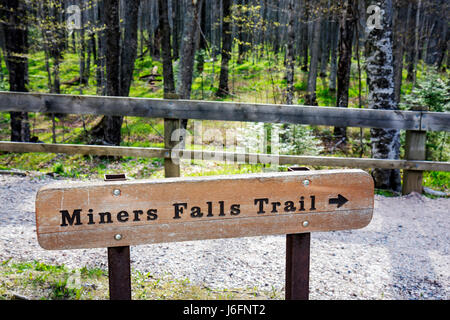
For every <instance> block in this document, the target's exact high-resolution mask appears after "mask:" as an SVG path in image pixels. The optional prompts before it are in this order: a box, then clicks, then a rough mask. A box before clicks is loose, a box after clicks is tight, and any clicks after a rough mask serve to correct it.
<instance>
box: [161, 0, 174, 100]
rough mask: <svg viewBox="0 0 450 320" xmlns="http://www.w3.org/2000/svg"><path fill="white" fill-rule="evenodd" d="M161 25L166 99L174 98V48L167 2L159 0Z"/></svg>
mask: <svg viewBox="0 0 450 320" xmlns="http://www.w3.org/2000/svg"><path fill="white" fill-rule="evenodd" d="M158 8H159V25H160V27H161V53H162V59H163V78H164V98H165V99H170V98H172V99H173V98H174V95H175V92H176V91H175V80H174V75H173V66H172V46H171V44H170V25H169V14H168V6H167V1H165V0H158Z"/></svg>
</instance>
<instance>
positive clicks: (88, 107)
mask: <svg viewBox="0 0 450 320" xmlns="http://www.w3.org/2000/svg"><path fill="white" fill-rule="evenodd" d="M0 111H24V112H42V113H63V114H92V115H110V116H136V117H149V118H169V119H199V120H219V121H244V122H265V123H289V124H308V125H323V126H333V127H334V126H340V127H362V128H389V129H399V130H422V131H450V113H443V112H427V111H400V110H370V109H353V108H350V109H348V108H334V107H320V108H319V107H310V106H291V105H271V104H249V103H239V102H217V101H195V100H167V99H147V98H128V97H103V96H76V95H62V94H41V93H16V92H0Z"/></svg>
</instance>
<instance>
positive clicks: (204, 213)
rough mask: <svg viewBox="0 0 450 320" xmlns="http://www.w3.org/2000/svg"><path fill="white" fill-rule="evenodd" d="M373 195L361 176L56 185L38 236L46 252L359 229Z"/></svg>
mask: <svg viewBox="0 0 450 320" xmlns="http://www.w3.org/2000/svg"><path fill="white" fill-rule="evenodd" d="M305 180H309V181H310V183H309V185H308V186H305V185H304V184H303V181H305ZM116 189H118V190H120V195H119V196H117V195H114V192H113V191H114V190H116ZM373 191H374V189H373V180H372V178H371V177H370V176H369V175H368V174H367V173H365V172H364V171H361V170H325V171H312V172H289V173H265V174H251V175H238V176H216V177H201V178H167V179H161V180H139V181H125V182H92V183H71V184H64V183H62V184H53V185H49V186H46V187H43V188H41V189H40V190H39V191H38V193H37V196H36V225H37V235H38V241H39V243H40V245H41V246H42V247H43V248H45V249H74V248H95V247H114V246H126V245H138V244H145V243H159V242H176V241H187V240H203V239H217V238H233V237H246V236H259V235H274V234H293V233H303V232H313V231H330V230H347V229H358V228H363V227H365V226H366V225H367V224H368V223H369V222H370V221H371V218H372V213H373V199H374V196H373ZM339 195H341V196H343V197H345V199H346V200H347V201H346V202H344V203H340V204H337V202H336V201H337V199H338V196H339ZM302 197H303V198H302ZM313 197H314V198H313ZM265 199H267V200H265ZM333 199H334V200H333ZM290 201H291V202H290ZM89 209H91V210H92V211H91V212H89V211H88V210H89ZM302 209H303V210H302ZM75 210H81V211H79V216H78V217H77V214H75V213H76V211H75ZM151 210H154V211H151ZM105 212H109V213H110V218H111V222H110V223H108V219H107V218H108V215H107V214H104V213H105ZM100 213H102V214H103V215H102V214H100ZM89 214H91V215H90V216H89ZM63 216H64V217H65V218H63ZM101 216H103V223H101V222H102V221H101ZM77 218H78V219H79V220H77ZM305 221H307V222H308V224H307V225H306V224H304V223H305ZM117 235H120V240H117V239H116V238H117V237H116V236H117Z"/></svg>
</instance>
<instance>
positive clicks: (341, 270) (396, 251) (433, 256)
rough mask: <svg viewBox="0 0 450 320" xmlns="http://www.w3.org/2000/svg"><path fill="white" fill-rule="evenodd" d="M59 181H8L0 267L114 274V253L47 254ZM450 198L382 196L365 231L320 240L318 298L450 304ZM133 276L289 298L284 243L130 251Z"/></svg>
mask: <svg viewBox="0 0 450 320" xmlns="http://www.w3.org/2000/svg"><path fill="white" fill-rule="evenodd" d="M53 181H54V180H52V179H50V178H44V179H42V178H41V179H37V178H30V177H17V176H1V175H0V203H1V207H0V261H4V260H7V259H10V258H12V259H13V260H15V261H30V260H31V261H32V260H35V259H36V260H40V261H42V262H46V263H52V264H62V263H64V264H65V265H66V266H68V267H70V268H80V267H82V266H85V265H86V266H90V267H93V266H96V267H101V268H106V261H107V257H106V249H88V250H84V249H80V250H67V251H46V250H44V249H42V248H41V247H39V245H38V243H37V240H36V233H35V232H36V228H35V222H34V200H35V195H36V192H37V190H38V189H39V188H40V187H41V186H43V185H45V184H48V183H51V182H53ZM449 208H450V199H444V198H441V199H435V200H432V199H429V198H426V197H423V196H421V195H418V194H411V195H409V196H405V197H397V198H385V197H382V196H376V197H375V212H374V217H373V220H372V222H371V223H370V224H369V226H368V227H366V228H364V229H361V230H353V231H339V232H327V233H313V234H312V236H311V274H310V288H311V289H310V290H311V293H310V298H311V299H402V300H403V299H444V300H448V299H449V298H450V294H449V289H450V241H449V230H450V219H449V214H450V210H449ZM131 260H132V268H134V269H137V270H140V271H144V272H151V273H153V274H159V275H162V274H166V273H169V274H171V275H173V276H174V277H176V278H180V279H182V278H189V279H190V280H191V282H192V283H196V284H204V285H205V286H208V287H211V288H229V289H230V288H237V287H241V288H242V287H255V286H258V287H259V288H260V289H266V290H271V289H272V288H275V289H277V290H282V289H283V286H284V276H285V273H284V272H285V265H284V263H285V237H284V236H267V237H251V238H239V239H220V240H204V241H190V242H181V243H169V244H153V245H142V246H134V247H131Z"/></svg>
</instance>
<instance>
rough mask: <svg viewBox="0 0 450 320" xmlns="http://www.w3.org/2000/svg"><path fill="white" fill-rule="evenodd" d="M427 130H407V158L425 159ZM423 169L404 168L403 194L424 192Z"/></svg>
mask: <svg viewBox="0 0 450 320" xmlns="http://www.w3.org/2000/svg"><path fill="white" fill-rule="evenodd" d="M426 141H427V132H426V131H409V130H408V131H406V144H405V158H406V159H407V160H425V151H426V148H425V146H426ZM422 178H423V171H419V170H404V171H403V186H402V194H403V195H407V194H410V193H411V192H418V193H422V191H423V187H422Z"/></svg>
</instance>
